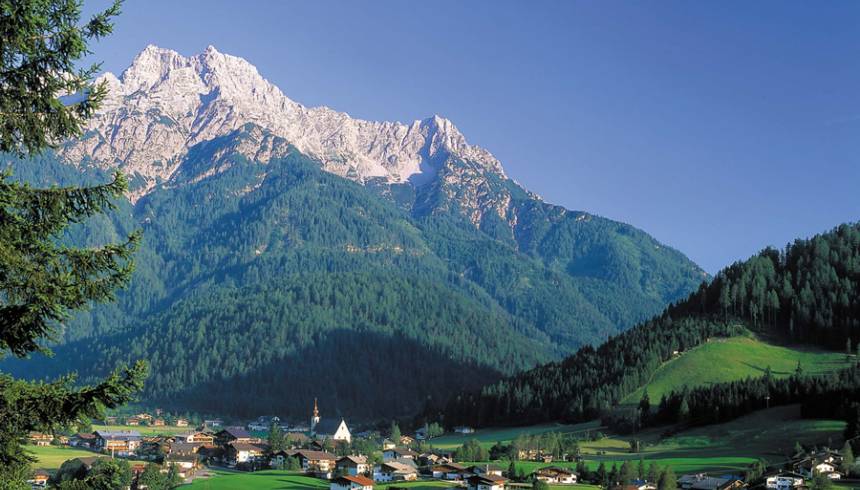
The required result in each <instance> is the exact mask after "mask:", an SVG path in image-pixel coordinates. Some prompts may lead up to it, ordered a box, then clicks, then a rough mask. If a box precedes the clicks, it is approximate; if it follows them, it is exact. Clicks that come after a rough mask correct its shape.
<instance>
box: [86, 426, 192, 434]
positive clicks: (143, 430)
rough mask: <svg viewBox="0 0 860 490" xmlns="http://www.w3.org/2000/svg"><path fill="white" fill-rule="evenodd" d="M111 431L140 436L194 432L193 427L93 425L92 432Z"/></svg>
mask: <svg viewBox="0 0 860 490" xmlns="http://www.w3.org/2000/svg"><path fill="white" fill-rule="evenodd" d="M97 430H111V431H137V432H139V433H140V435H142V436H160V435H174V434H182V433H184V432H189V431H192V430H194V428H193V427H175V426H168V425H165V426H161V427H154V426H151V425H93V431H94V432H95V431H97Z"/></svg>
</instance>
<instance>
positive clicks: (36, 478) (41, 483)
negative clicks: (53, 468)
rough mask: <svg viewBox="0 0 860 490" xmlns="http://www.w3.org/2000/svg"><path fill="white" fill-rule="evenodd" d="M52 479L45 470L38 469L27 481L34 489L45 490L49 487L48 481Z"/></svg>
mask: <svg viewBox="0 0 860 490" xmlns="http://www.w3.org/2000/svg"><path fill="white" fill-rule="evenodd" d="M50 478H51V475H50V474H49V473H48V472H47V471H45V470H43V469H38V470H35V471H33V475H32V476H31V477H30V479H29V480H27V483H29V484H30V486H31V487H33V488H45V487H47V486H48V480H49V479H50Z"/></svg>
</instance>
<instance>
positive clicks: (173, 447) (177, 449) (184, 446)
mask: <svg viewBox="0 0 860 490" xmlns="http://www.w3.org/2000/svg"><path fill="white" fill-rule="evenodd" d="M201 447H203V444H200V443H198V442H174V443H172V444H170V446H169V447H168V450H167V453H168V454H181V455H186V456H187V455H190V454H197V453H198V452H199V451H200V448H201Z"/></svg>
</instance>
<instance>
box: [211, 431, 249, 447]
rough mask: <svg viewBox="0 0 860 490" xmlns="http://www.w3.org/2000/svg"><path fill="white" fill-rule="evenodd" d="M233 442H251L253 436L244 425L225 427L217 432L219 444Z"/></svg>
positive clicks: (216, 440)
mask: <svg viewBox="0 0 860 490" xmlns="http://www.w3.org/2000/svg"><path fill="white" fill-rule="evenodd" d="M231 442H246V443H251V442H253V441H252V437H251V434H249V433H248V431H246V430H245V429H243V428H242V427H225V428H224V429H222V430H221V431H219V432H218V433H217V434H215V443H216V444H218V445H219V446H226V445H228V444H230V443H231Z"/></svg>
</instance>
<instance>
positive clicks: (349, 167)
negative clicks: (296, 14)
mask: <svg viewBox="0 0 860 490" xmlns="http://www.w3.org/2000/svg"><path fill="white" fill-rule="evenodd" d="M98 82H100V83H105V84H106V85H107V87H108V89H109V92H108V93H109V95H108V97H107V99H106V100H105V103H104V104H103V107H102V108H101V109H100V110H99V111H98V113H97V114H96V115H95V117H94V118H93V119H92V120H91V121H90V123H89V125H88V127H87V130H86V133H85V134H84V137H83V138H81V139H80V140H79V141H75V142H71V143H70V144H68V145H67V146H66V147H65V148H64V149H63V151H62V153H63V155H64V156H65V158H66V159H67V160H68V161H72V162H74V161H83V160H85V159H89V160H90V161H92V162H93V163H94V164H95V165H96V166H99V167H101V168H107V167H111V166H117V167H119V168H120V169H124V170H125V171H126V172H128V173H130V174H133V175H134V174H137V175H139V176H140V177H141V178H142V183H141V184H139V185H138V187H137V188H136V189H132V192H131V193H130V197H131V198H132V200H136V199H138V198H140V197H141V196H142V195H144V194H146V193H148V192H150V191H151V190H152V188H153V187H154V186H155V185H157V184H158V183H160V182H165V181H168V180H169V179H170V177H171V176H172V175H173V173H174V171H175V170H176V166H177V165H178V163H179V161H180V158H179V157H180V156H181V153H182V152H183V151H185V150H187V149H189V148H191V147H192V146H194V145H195V144H197V143H199V142H201V141H205V140H209V139H213V138H215V137H219V136H225V135H227V134H229V133H230V132H231V131H233V130H236V129H239V128H240V127H242V126H244V125H245V124H247V123H254V124H256V125H258V126H260V127H261V128H263V129H266V130H267V131H269V132H271V133H273V134H274V135H276V136H280V137H283V138H285V139H286V140H288V141H290V143H291V144H293V145H294V146H296V148H297V149H298V150H299V151H301V152H302V153H304V154H306V155H308V156H311V157H313V158H315V159H318V160H320V161H321V162H322V164H323V168H324V169H325V170H326V171H329V172H331V173H334V174H336V175H340V176H341V177H346V178H349V179H351V180H356V181H359V182H365V181H367V180H370V179H382V180H383V181H385V182H389V183H404V182H412V183H414V184H418V185H420V184H423V183H426V182H427V181H428V180H430V179H432V176H433V174H434V172H435V171H436V170H437V167H438V165H439V162H440V161H442V160H444V159H446V158H448V157H450V156H454V157H456V158H460V159H464V160H469V161H472V162H475V163H478V164H480V165H481V166H482V167H484V168H486V169H488V170H491V171H492V172H494V173H496V174H499V175H502V176H504V170H503V169H502V166H501V163H500V162H499V161H498V160H497V159H496V158H495V157H494V156H493V155H492V154H491V153H490V152H489V151H487V150H485V149H483V148H480V147H478V146H474V145H470V144H468V143H467V142H466V139H465V137H464V136H463V134H462V133H461V132H460V131H459V130H458V129H457V128H456V126H454V124H453V123H452V122H451V121H449V120H448V119H445V118H442V117H440V116H438V115H434V116H432V117H429V118H425V119H422V120H415V121H413V122H412V123H409V124H405V123H399V122H374V121H367V120H361V119H353V118H351V117H350V116H349V115H348V114H346V113H343V112H337V111H335V110H333V109H330V108H328V107H325V106H321V107H314V108H308V107H305V106H303V105H301V104H299V103H297V102H295V101H293V100H292V99H290V98H289V97H287V96H286V95H284V94H283V93H282V92H281V91H280V89H278V88H277V87H276V86H275V85H273V84H272V83H270V82H269V81H267V80H266V79H264V78H263V77H262V76H261V75H260V74H259V72H258V70H257V68H256V67H254V66H253V65H251V64H250V63H248V62H247V61H245V60H244V59H242V58H239V57H236V56H231V55H227V54H222V53H220V52H219V51H218V50H217V49H215V48H214V47H213V46H209V47H208V48H207V49H206V50H205V51H204V52H203V53H200V54H198V55H194V56H190V57H184V56H182V55H180V54H179V53H177V52H176V51H172V50H169V49H164V48H159V47H156V46H154V45H149V46H147V47H146V48H145V49H144V50H143V51H141V53H139V54H138V55H137V56H136V57H135V59H134V61H133V62H132V64H131V65H130V66H129V67H128V68H127V69H126V70H125V71H124V72H123V73H122V74H121V75H120V76H119V77H117V76H115V75H113V74H112V73H106V74H104V75H102V76H101V77H100V78H99V79H98ZM246 156H248V155H246ZM271 156H278V154H275V155H267V156H266V158H271ZM280 156H282V155H280Z"/></svg>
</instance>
